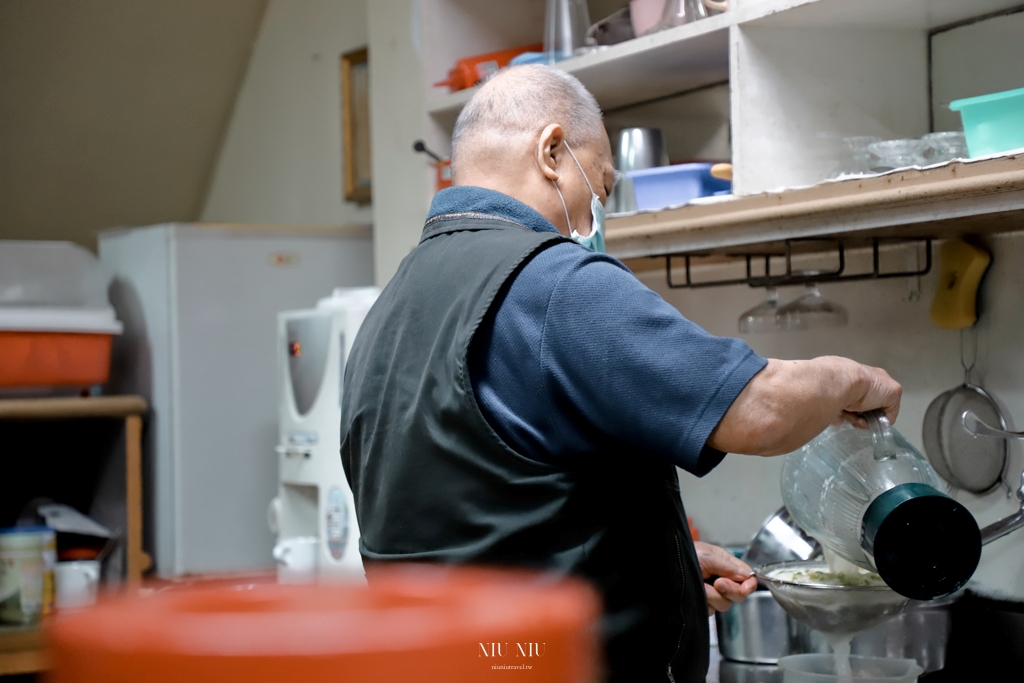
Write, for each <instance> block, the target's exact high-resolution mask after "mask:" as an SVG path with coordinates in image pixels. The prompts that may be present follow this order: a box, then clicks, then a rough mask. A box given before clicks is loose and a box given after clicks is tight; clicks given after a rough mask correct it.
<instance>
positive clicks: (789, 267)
mask: <svg viewBox="0 0 1024 683" xmlns="http://www.w3.org/2000/svg"><path fill="white" fill-rule="evenodd" d="M800 242H828V243H831V244H833V245H834V248H835V254H836V262H837V266H836V268H835V269H834V270H825V271H822V270H794V268H793V245H794V243H800ZM883 242H885V243H887V244H895V245H908V246H913V247H914V248H915V249H916V248H918V247H919V246H922V245H923V246H924V253H925V263H924V266H923V267H920V268H918V269H917V270H905V271H893V272H882V269H881V258H880V254H879V248H880V246H881V244H882V243H883ZM695 256H699V255H696V254H668V255H666V256H665V278H666V282H667V284H668V287H669V289H702V288H705V287H724V286H727V285H749V286H750V287H783V286H787V285H801V284H808V283H811V282H852V281H856V280H884V279H887V278H894V277H918V276H921V275H927V274H928V273H929V272H930V271H931V269H932V240H931V238H922V239H885V240H883V239H882V238H878V237H875V238H872V239H871V263H872V269H871V271H870V272H865V273H852V274H849V273H847V272H846V244H845V243H844V242H843V241H842V240H839V239H828V238H809V239H794V240H785V241H784V242H783V253H782V254H775V255H771V254H763V253H761V254H736V259H745V260H746V267H747V274H746V277H740V278H729V279H723V280H707V281H701V282H694V280H693V276H692V267H693V263H692V261H693V258H694V257H695ZM673 258H682V259H684V262H685V264H686V280H685V282H675V281H674V280H673V279H672V259H673ZM773 258H784V259H785V261H786V269H785V272H784V273H780V274H778V275H773V274H772V271H771V262H772V259H773ZM759 259H764V274H763V275H755V274H754V269H753V263H754V262H755V260H759Z"/></svg>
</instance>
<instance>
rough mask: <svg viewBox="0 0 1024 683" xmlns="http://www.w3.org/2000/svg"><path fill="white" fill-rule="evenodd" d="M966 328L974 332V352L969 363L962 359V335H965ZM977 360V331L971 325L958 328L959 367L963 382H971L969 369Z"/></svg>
mask: <svg viewBox="0 0 1024 683" xmlns="http://www.w3.org/2000/svg"><path fill="white" fill-rule="evenodd" d="M967 330H971V331H972V332H974V353H973V354H972V357H971V364H970V365H968V364H967V361H965V360H964V346H965V344H964V337H965V336H966V333H967ZM977 362H978V331H977V329H975V328H974V327H973V326H972V327H964V328H961V330H960V367H962V368H963V369H964V384H965V385H970V383H971V371H972V370H974V366H975V365H976V364H977Z"/></svg>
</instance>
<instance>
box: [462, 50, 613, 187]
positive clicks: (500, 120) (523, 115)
mask: <svg viewBox="0 0 1024 683" xmlns="http://www.w3.org/2000/svg"><path fill="white" fill-rule="evenodd" d="M552 123H557V124H560V125H561V126H562V128H563V130H564V131H565V139H566V141H567V142H568V143H569V145H570V146H572V147H577V146H579V147H582V146H584V145H586V144H588V143H590V142H593V141H594V140H596V139H598V138H599V137H600V136H601V135H603V134H604V126H603V124H602V123H601V109H600V107H598V106H597V100H595V99H594V96H593V95H591V94H590V91H589V90H587V89H586V88H585V87H583V84H582V83H580V81H579V79H577V78H576V77H575V76H573V75H571V74H568V73H566V72H564V71H562V70H561V69H555V68H552V67H550V66H541V65H539V64H524V65H522V66H512V67H507V68H505V69H502V70H501V71H499V72H498V73H497V74H496V75H495V76H494V77H493V78H491V79H490V80H489V81H487V82H486V83H485V84H484V85H483V87H481V88H480V90H479V91H477V93H476V94H474V95H473V97H471V98H470V100H469V102H467V103H466V106H465V107H463V109H462V113H461V114H459V118H458V120H457V121H456V122H455V131H454V132H453V133H452V170H453V171H455V170H456V168H457V166H458V161H459V156H460V149H461V148H462V147H463V145H465V144H466V143H467V142H468V141H469V140H471V139H472V138H474V137H476V136H477V135H479V134H482V133H483V134H486V133H491V134H495V135H499V136H501V137H502V138H506V139H507V138H509V137H513V136H517V135H523V136H533V135H537V134H539V133H540V132H541V131H542V130H544V128H545V127H546V126H548V125H549V124H552Z"/></svg>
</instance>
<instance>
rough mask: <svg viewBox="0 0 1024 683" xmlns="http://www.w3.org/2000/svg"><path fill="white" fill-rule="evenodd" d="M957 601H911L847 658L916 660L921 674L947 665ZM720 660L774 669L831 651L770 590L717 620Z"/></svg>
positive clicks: (863, 639)
mask: <svg viewBox="0 0 1024 683" xmlns="http://www.w3.org/2000/svg"><path fill="white" fill-rule="evenodd" d="M954 601H955V598H947V599H945V600H936V601H932V602H912V603H910V605H908V606H907V608H906V609H905V610H904V611H903V613H902V614H900V615H898V616H896V617H893V618H892V619H890V620H889V621H886V622H884V623H882V624H880V625H878V626H876V627H874V628H872V629H869V630H867V631H864V632H863V633H861V634H859V635H858V636H857V637H856V638H854V639H853V642H852V643H851V644H850V649H851V653H852V654H855V655H864V656H870V657H897V658H905V659H915V660H917V662H918V664H920V665H921V667H922V668H924V670H925V672H926V673H927V672H931V671H938V670H939V669H941V668H943V667H944V666H945V664H946V644H947V642H948V641H949V632H950V613H949V608H950V606H951V605H952V603H953V602H954ZM715 624H716V627H717V631H718V649H719V650H720V651H721V653H722V657H724V658H725V659H726V660H730V661H733V662H742V663H746V664H775V663H776V662H778V660H779V658H780V657H784V656H786V655H790V654H810V653H828V652H831V651H832V648H831V647H830V646H829V644H828V642H826V640H825V636H824V635H823V634H822V633H820V632H819V631H815V630H813V629H811V628H810V627H808V626H805V625H803V624H801V623H800V622H798V621H796V620H795V619H792V618H791V617H790V616H789V615H787V614H786V613H785V612H784V611H783V609H782V607H780V606H779V604H778V603H777V602H776V601H775V598H773V597H772V594H771V593H769V592H768V591H756V592H755V593H753V594H752V595H751V596H750V597H748V598H747V600H746V602H741V603H737V604H735V605H733V606H732V608H731V609H730V610H729V611H728V612H720V613H718V614H717V615H716V618H715Z"/></svg>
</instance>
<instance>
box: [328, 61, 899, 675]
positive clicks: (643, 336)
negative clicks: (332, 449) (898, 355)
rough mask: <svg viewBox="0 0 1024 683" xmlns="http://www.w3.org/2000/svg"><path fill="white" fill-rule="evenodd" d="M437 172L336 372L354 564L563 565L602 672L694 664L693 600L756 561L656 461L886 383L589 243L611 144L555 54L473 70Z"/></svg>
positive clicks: (808, 432)
mask: <svg viewBox="0 0 1024 683" xmlns="http://www.w3.org/2000/svg"><path fill="white" fill-rule="evenodd" d="M452 169H453V172H454V182H455V187H452V188H450V189H446V190H443V191H441V192H439V193H438V194H437V196H436V197H435V198H434V202H433V205H432V206H431V209H430V215H429V216H428V218H427V220H426V224H425V225H424V227H423V234H422V237H421V239H420V242H419V245H418V246H417V247H416V248H415V249H414V250H413V251H412V253H410V254H409V256H408V257H406V259H405V260H404V261H403V262H402V264H401V266H400V267H399V269H398V272H397V273H396V274H395V276H394V278H393V279H392V280H391V282H390V284H388V286H387V287H386V288H385V290H384V292H383V294H382V295H381V297H380V299H379V300H378V302H377V304H376V305H375V306H374V307H373V309H372V310H371V311H370V313H369V315H368V316H367V318H366V321H365V322H364V323H363V326H362V329H361V331H360V332H359V335H358V337H357V338H356V340H355V345H354V347H353V349H352V354H351V357H350V360H349V364H348V368H347V370H346V373H345V389H344V401H343V405H344V408H343V415H342V460H343V462H344V466H345V471H346V473H347V476H348V479H349V482H350V483H351V485H352V490H353V492H354V496H355V502H356V509H357V513H358V518H359V523H360V527H361V530H362V539H361V541H360V543H361V546H360V550H361V552H362V556H363V559H364V561H365V562H366V563H367V566H368V567H372V566H373V565H374V564H375V563H382V562H394V561H417V562H419V561H429V562H443V563H483V564H496V565H513V566H524V567H533V568H539V569H544V570H548V571H550V572H555V573H565V574H574V575H578V576H582V577H585V578H586V579H588V580H590V581H591V582H592V583H593V584H594V585H595V586H596V587H597V588H598V589H599V590H600V591H601V594H602V597H603V599H604V619H603V621H602V636H603V638H604V642H605V658H606V662H607V665H608V674H609V677H610V679H611V680H615V681H633V682H637V681H678V682H682V681H703V680H704V677H705V674H706V671H707V666H708V628H707V614H708V613H709V611H713V610H712V608H717V609H727V608H728V606H729V605H730V604H731V601H735V600H742V599H744V597H745V596H746V595H748V594H749V593H750V592H751V591H752V590H753V589H754V588H755V580H754V579H753V578H751V576H750V568H749V567H747V566H746V565H745V564H743V563H742V562H740V561H739V560H735V559H734V558H732V557H731V556H730V555H728V554H727V553H726V552H725V551H723V550H722V549H720V548H715V547H713V546H707V545H703V544H695V543H694V542H693V540H692V539H691V537H690V534H689V530H688V528H687V524H686V516H685V513H684V512H683V507H682V502H681V500H680V496H679V485H678V480H677V477H676V471H675V467H677V466H678V467H681V468H683V469H685V470H687V471H689V472H692V473H694V474H696V475H698V476H700V475H704V474H706V473H707V472H709V471H710V470H711V469H712V468H713V467H715V466H716V465H717V464H718V463H719V462H720V461H721V460H722V458H723V457H724V454H725V453H726V452H731V453H742V454H752V455H777V454H781V453H786V452H788V451H791V450H794V449H796V448H798V447H800V446H802V445H803V444H804V443H806V442H807V441H809V440H810V439H811V438H813V437H814V436H815V435H817V434H818V433H819V432H821V431H822V430H823V429H824V428H825V427H827V426H828V425H829V424H830V423H832V422H836V421H839V420H842V419H854V420H855V419H857V418H856V417H855V415H856V414H857V413H858V412H862V411H867V410H872V409H876V408H882V409H884V410H885V411H886V412H887V413H888V415H889V417H890V419H895V417H896V414H897V412H898V410H899V402H900V386H899V385H898V384H897V383H896V382H894V381H893V380H892V379H891V378H890V377H889V376H888V375H887V374H886V373H885V372H884V371H882V370H879V369H876V368H869V367H866V366H863V365H860V364H858V363H855V362H853V361H851V360H847V359H844V358H834V357H826V358H816V359H814V360H808V361H781V360H765V359H763V358H760V357H759V356H757V355H756V354H755V353H754V352H753V351H752V350H751V349H750V348H749V347H748V346H747V345H746V344H745V343H744V342H743V341H740V340H738V339H728V338H719V337H713V336H711V335H709V334H708V333H706V332H705V331H703V330H702V329H700V328H699V327H698V326H696V325H694V324H693V323H691V322H689V321H688V320H686V319H685V318H684V317H683V316H682V315H680V313H679V311H677V310H676V309H675V308H673V307H672V306H670V305H669V304H667V303H666V302H665V301H664V300H662V299H661V297H659V296H658V295H657V294H655V293H654V292H652V291H651V290H649V289H648V288H646V287H645V286H644V285H642V284H641V283H640V282H639V281H638V280H637V279H636V278H635V277H633V275H632V274H631V273H630V272H629V271H628V270H627V269H626V268H625V267H624V266H623V265H622V264H621V263H619V262H618V261H616V260H615V259H613V258H610V257H608V256H605V255H603V254H602V253H601V252H602V251H603V228H604V212H603V204H604V202H605V199H606V198H607V196H608V193H609V192H610V190H611V189H612V185H613V182H614V171H613V168H612V163H611V149H610V146H609V143H608V137H607V135H606V133H605V131H604V127H603V125H602V122H601V112H600V110H599V109H598V107H597V103H596V102H595V101H594V98H593V96H591V94H590V93H589V92H587V91H586V89H585V88H584V87H583V86H582V85H581V84H580V83H579V81H577V80H576V79H575V78H574V77H572V76H570V75H568V74H566V73H564V72H561V71H558V70H555V69H551V68H548V67H541V66H521V67H514V68H510V69H506V70H504V71H502V72H500V73H499V74H498V75H497V76H496V77H495V78H493V79H492V80H490V81H489V82H488V83H487V84H486V85H484V86H483V87H482V88H481V89H480V91H479V92H478V93H476V94H475V95H474V96H473V98H472V99H471V100H470V101H469V103H468V104H467V105H466V107H465V109H464V110H463V111H462V114H461V115H460V117H459V119H458V122H457V123H456V126H455V134H454V137H453V140H452ZM712 577H717V578H716V579H715V580H714V583H713V584H705V583H704V579H710V578H712Z"/></svg>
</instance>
